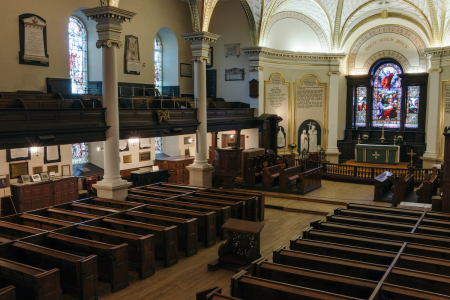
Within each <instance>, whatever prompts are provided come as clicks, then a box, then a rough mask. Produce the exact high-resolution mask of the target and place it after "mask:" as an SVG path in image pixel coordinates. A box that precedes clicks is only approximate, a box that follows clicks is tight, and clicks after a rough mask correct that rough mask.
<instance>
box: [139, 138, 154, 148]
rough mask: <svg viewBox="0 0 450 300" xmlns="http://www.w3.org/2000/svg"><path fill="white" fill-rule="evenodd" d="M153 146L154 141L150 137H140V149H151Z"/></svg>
mask: <svg viewBox="0 0 450 300" xmlns="http://www.w3.org/2000/svg"><path fill="white" fill-rule="evenodd" d="M151 147H152V143H151V140H150V138H145V139H139V149H150V148H151Z"/></svg>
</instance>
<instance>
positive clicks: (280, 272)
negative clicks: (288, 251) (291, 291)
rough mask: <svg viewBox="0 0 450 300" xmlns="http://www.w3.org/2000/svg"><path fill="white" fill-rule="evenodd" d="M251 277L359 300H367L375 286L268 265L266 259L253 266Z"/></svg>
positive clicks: (361, 280)
mask: <svg viewBox="0 0 450 300" xmlns="http://www.w3.org/2000/svg"><path fill="white" fill-rule="evenodd" d="M252 276H254V277H258V278H262V279H267V280H272V281H277V282H282V283H286V284H291V285H296V286H302V287H306V288H310V289H314V290H321V291H325V292H329V293H334V294H338V295H344V296H349V297H354V298H359V299H369V298H370V296H371V294H372V292H373V290H374V289H375V288H376V286H377V282H376V281H372V280H367V279H359V278H353V277H348V276H342V275H336V274H334V275H333V274H329V273H326V272H320V271H315V270H308V269H303V268H295V267H291V266H285V265H280V264H275V263H269V262H267V259H264V260H258V261H257V262H255V263H254V264H253V266H252Z"/></svg>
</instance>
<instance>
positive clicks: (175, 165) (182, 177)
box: [155, 155, 194, 183]
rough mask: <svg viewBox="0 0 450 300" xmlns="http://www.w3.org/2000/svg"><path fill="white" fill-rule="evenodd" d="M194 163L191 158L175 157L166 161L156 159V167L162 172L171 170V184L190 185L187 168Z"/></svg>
mask: <svg viewBox="0 0 450 300" xmlns="http://www.w3.org/2000/svg"><path fill="white" fill-rule="evenodd" d="M193 162H194V157H191V156H185V155H183V156H173V157H167V158H164V159H155V165H157V166H159V169H161V170H169V180H168V182H169V183H189V171H188V169H186V167H187V166H189V165H190V164H192V163H193Z"/></svg>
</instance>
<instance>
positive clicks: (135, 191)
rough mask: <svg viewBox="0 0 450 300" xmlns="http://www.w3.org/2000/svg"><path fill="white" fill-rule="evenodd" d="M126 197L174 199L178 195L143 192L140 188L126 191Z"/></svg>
mask: <svg viewBox="0 0 450 300" xmlns="http://www.w3.org/2000/svg"><path fill="white" fill-rule="evenodd" d="M128 195H140V196H147V197H152V198H155V199H169V198H174V197H177V196H178V194H168V193H162V192H155V191H149V190H144V189H140V188H132V189H128Z"/></svg>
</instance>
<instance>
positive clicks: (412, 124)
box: [405, 86, 420, 128]
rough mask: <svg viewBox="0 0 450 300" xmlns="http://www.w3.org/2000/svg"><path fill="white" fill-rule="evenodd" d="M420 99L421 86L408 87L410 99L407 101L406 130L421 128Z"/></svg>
mask: <svg viewBox="0 0 450 300" xmlns="http://www.w3.org/2000/svg"><path fill="white" fill-rule="evenodd" d="M419 97H420V86H408V98H407V100H406V122H405V127H406V128H418V127H419Z"/></svg>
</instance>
